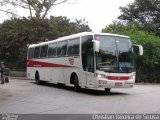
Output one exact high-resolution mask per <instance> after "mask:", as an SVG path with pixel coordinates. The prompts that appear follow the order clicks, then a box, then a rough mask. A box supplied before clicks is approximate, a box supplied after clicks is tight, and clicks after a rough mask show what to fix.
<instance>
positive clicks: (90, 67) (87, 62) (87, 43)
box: [82, 35, 94, 73]
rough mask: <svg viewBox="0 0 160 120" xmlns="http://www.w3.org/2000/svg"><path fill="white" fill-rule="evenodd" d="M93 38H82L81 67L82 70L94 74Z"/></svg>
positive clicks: (90, 36)
mask: <svg viewBox="0 0 160 120" xmlns="http://www.w3.org/2000/svg"><path fill="white" fill-rule="evenodd" d="M92 40H93V36H92V35H89V36H83V37H82V65H83V70H84V71H88V72H92V73H93V72H94V55H93V42H92Z"/></svg>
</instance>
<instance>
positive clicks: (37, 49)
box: [34, 47, 40, 58]
mask: <svg viewBox="0 0 160 120" xmlns="http://www.w3.org/2000/svg"><path fill="white" fill-rule="evenodd" d="M39 55H40V47H35V50H34V58H39Z"/></svg>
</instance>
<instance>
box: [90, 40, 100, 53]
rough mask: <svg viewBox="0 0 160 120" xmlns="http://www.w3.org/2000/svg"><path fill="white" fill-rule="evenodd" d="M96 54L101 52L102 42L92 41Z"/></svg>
mask: <svg viewBox="0 0 160 120" xmlns="http://www.w3.org/2000/svg"><path fill="white" fill-rule="evenodd" d="M92 42H93V49H94V52H99V46H100V42H99V41H98V40H92Z"/></svg>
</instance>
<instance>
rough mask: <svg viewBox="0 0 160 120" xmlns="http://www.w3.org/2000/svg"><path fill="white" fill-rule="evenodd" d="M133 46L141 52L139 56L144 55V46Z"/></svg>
mask: <svg viewBox="0 0 160 120" xmlns="http://www.w3.org/2000/svg"><path fill="white" fill-rule="evenodd" d="M133 46H136V47H138V50H139V55H140V56H141V55H143V46H142V45H133Z"/></svg>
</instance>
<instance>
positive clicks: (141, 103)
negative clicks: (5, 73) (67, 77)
mask: <svg viewBox="0 0 160 120" xmlns="http://www.w3.org/2000/svg"><path fill="white" fill-rule="evenodd" d="M159 101H160V85H135V86H134V87H133V88H131V89H130V88H127V89H126V88H125V89H111V92H110V93H109V94H106V93H105V92H104V91H103V90H86V89H81V92H79V93H76V92H75V91H74V89H73V87H58V86H56V85H53V84H46V85H36V84H35V82H34V81H33V80H17V79H12V80H10V83H5V84H4V85H1V84H0V113H1V114H6V113H13V114H98V113H107V114H113V113H114V114H121V113H122V114H130V113H132V114H141V113H143V114H146V113H147V114H153V113H160V102H159Z"/></svg>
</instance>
